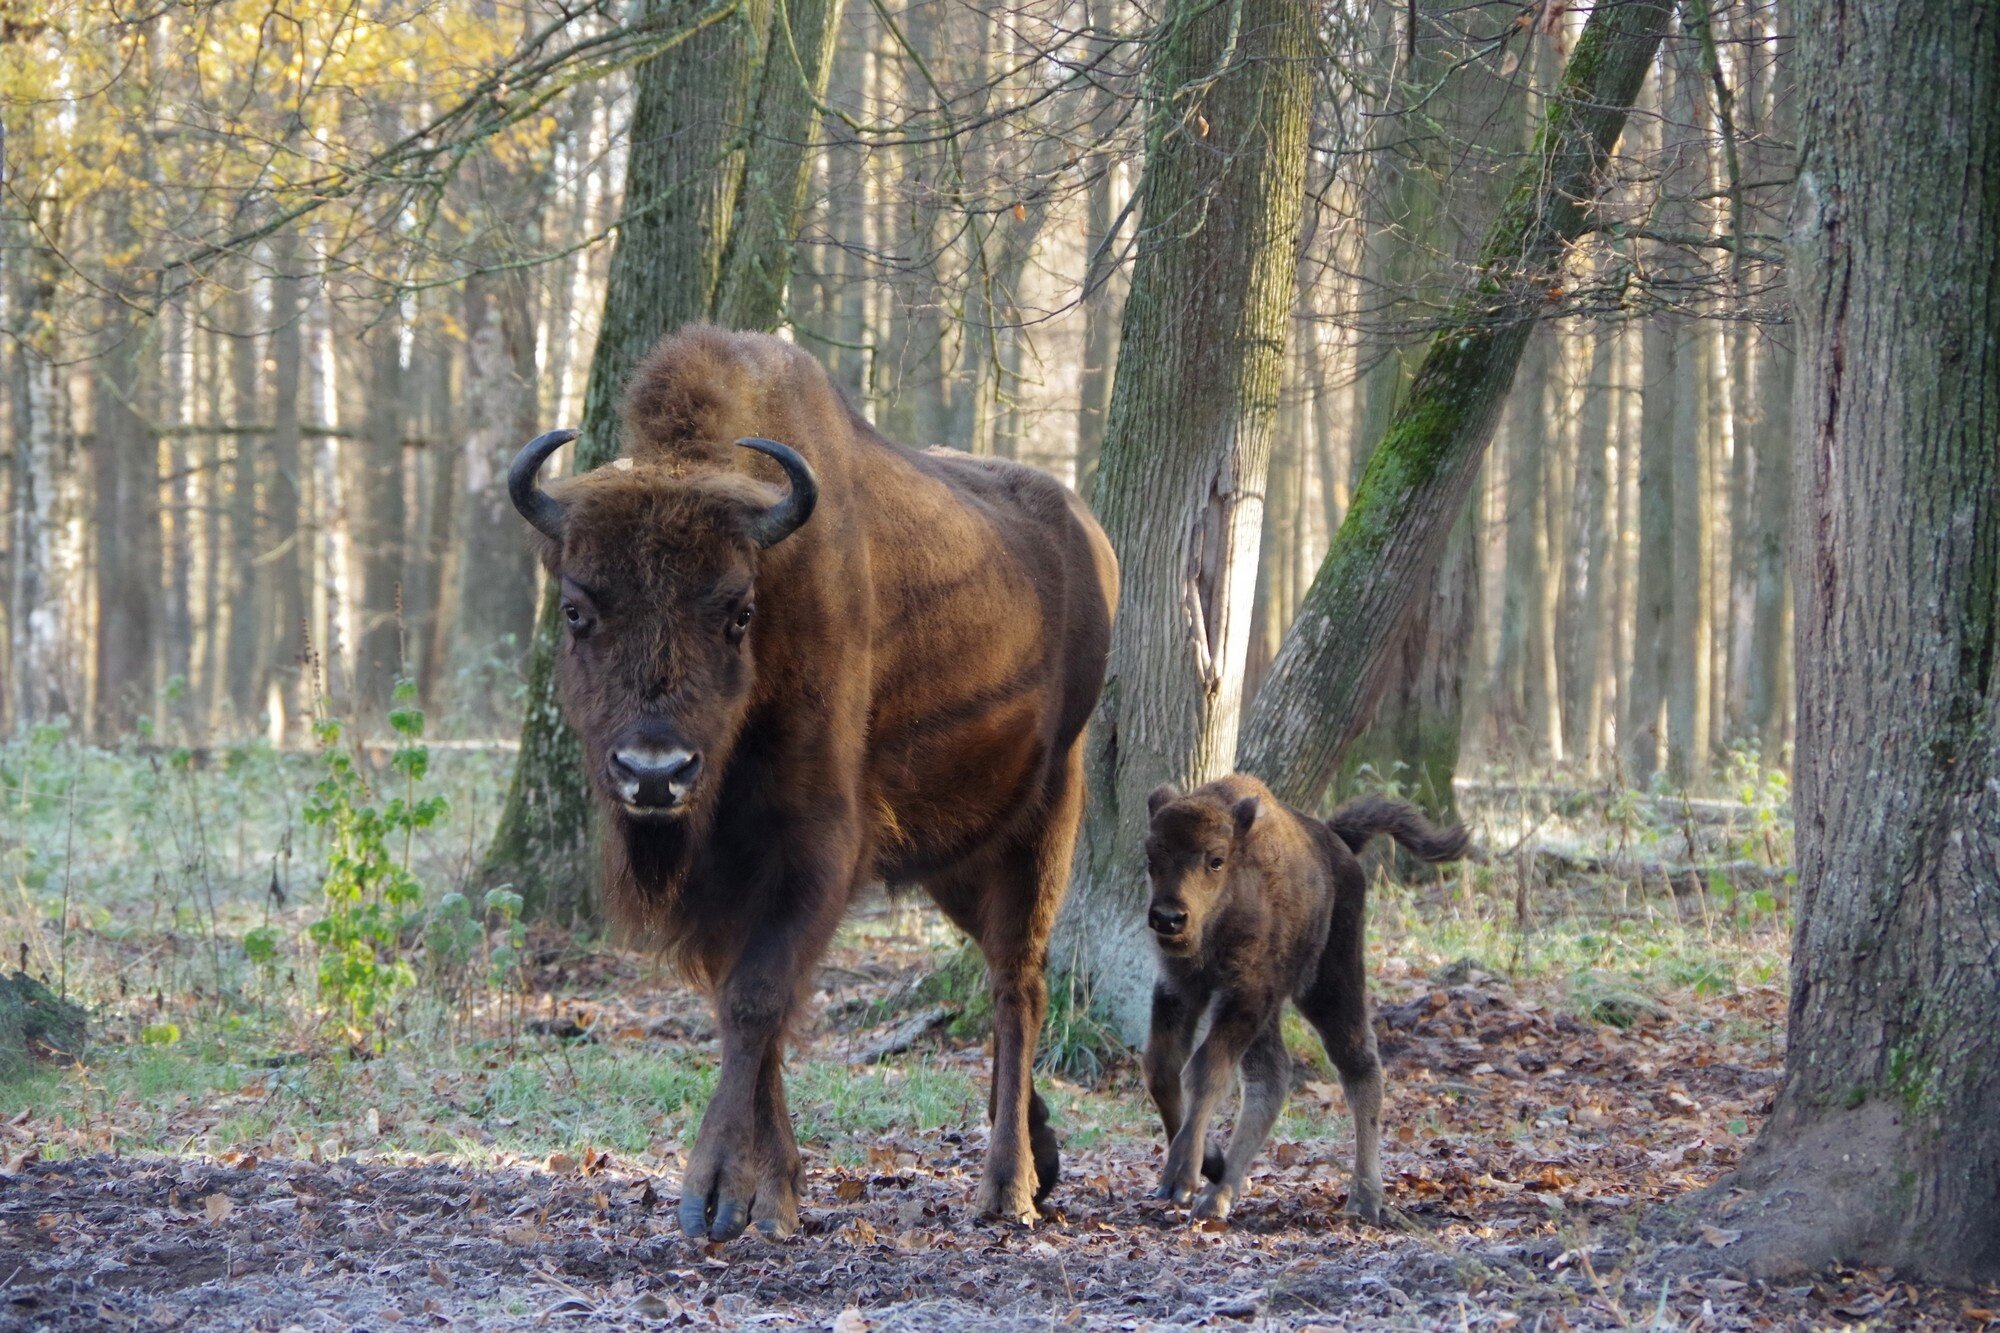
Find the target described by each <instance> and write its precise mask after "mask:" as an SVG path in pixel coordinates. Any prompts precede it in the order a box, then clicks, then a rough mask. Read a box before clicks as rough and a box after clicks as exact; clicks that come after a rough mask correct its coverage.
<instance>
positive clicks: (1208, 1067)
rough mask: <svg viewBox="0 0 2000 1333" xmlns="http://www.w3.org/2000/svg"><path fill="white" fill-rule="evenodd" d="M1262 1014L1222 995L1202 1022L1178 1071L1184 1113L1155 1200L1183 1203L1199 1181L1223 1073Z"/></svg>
mask: <svg viewBox="0 0 2000 1333" xmlns="http://www.w3.org/2000/svg"><path fill="white" fill-rule="evenodd" d="M1267 1017H1268V1016H1267V1015H1266V1014H1263V1013H1259V1012H1255V1011H1253V1010H1251V1009H1249V1008H1246V1007H1244V1006H1241V1005H1238V1004H1235V1003H1232V1002H1230V1001H1229V1000H1225V1001H1224V1002H1223V1003H1222V1005H1220V1006H1219V1007H1218V1008H1217V1010H1216V1014H1215V1018H1214V1019H1213V1020H1212V1021H1211V1022H1210V1023H1209V1025H1208V1035H1207V1036H1206V1037H1204V1038H1203V1039H1202V1043H1201V1045H1200V1046H1197V1047H1196V1048H1195V1052H1194V1057H1193V1058H1192V1059H1190V1060H1189V1061H1188V1062H1187V1068H1186V1070H1185V1071H1183V1073H1182V1078H1181V1085H1182V1086H1181V1093H1182V1096H1183V1097H1184V1098H1185V1099H1186V1102H1187V1113H1186V1117H1185V1118H1184V1119H1183V1120H1182V1121H1181V1124H1180V1128H1179V1129H1178V1130H1177V1131H1175V1133H1174V1137H1173V1141H1172V1142H1171V1143H1169V1144H1168V1145H1167V1163H1166V1166H1165V1167H1164V1168H1163V1169H1162V1170H1161V1172H1160V1186H1159V1188H1158V1189H1157V1190H1155V1191H1154V1192H1153V1197H1154V1198H1156V1199H1172V1200H1173V1201H1174V1202H1175V1203H1187V1202H1189V1201H1190V1200H1192V1199H1193V1198H1194V1195H1195V1188H1196V1186H1197V1185H1198V1184H1199V1183H1200V1172H1201V1166H1202V1157H1203V1156H1204V1151H1203V1150H1204V1148H1205V1146H1206V1144H1207V1141H1208V1124H1209V1121H1210V1120H1212V1119H1213V1118H1214V1116H1215V1108H1216V1106H1217V1105H1219V1104H1220V1103H1221V1101H1222V1097H1223V1094H1224V1093H1226V1092H1227V1091H1228V1090H1229V1076H1230V1074H1231V1073H1233V1072H1234V1071H1235V1069H1236V1066H1237V1065H1238V1064H1239V1063H1240V1062H1241V1061H1242V1059H1243V1053H1244V1052H1245V1051H1246V1050H1248V1049H1249V1047H1250V1044H1251V1042H1253V1041H1255V1040H1256V1037H1257V1034H1258V1032H1259V1031H1260V1030H1261V1029H1262V1028H1263V1026H1264V1023H1265V1021H1266V1019H1267Z"/></svg>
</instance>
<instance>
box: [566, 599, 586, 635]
mask: <svg viewBox="0 0 2000 1333" xmlns="http://www.w3.org/2000/svg"><path fill="white" fill-rule="evenodd" d="M562 613H563V619H564V620H567V621H568V622H569V627H570V628H571V629H575V628H576V627H577V626H578V625H581V624H582V623H583V612H581V611H579V610H577V608H576V603H575V602H564V603H563V604H562Z"/></svg>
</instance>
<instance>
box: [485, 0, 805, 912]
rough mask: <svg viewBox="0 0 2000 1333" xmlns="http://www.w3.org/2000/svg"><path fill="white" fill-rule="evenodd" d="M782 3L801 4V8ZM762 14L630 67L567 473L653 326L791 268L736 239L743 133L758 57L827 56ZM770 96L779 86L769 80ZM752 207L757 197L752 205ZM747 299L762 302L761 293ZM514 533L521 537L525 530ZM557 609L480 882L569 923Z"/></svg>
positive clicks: (597, 430) (584, 892) (571, 881)
mask: <svg viewBox="0 0 2000 1333" xmlns="http://www.w3.org/2000/svg"><path fill="white" fill-rule="evenodd" d="M656 3H659V4H667V3H676V4H681V3H683V0H656ZM790 8H791V9H792V12H793V13H794V14H795V15H796V14H797V13H798V12H799V9H800V6H796V5H795V6H791V7H790ZM773 12H774V7H773V5H772V4H770V3H768V0H764V2H762V3H751V4H746V5H745V6H743V7H741V8H740V9H738V10H736V11H734V12H732V13H731V14H729V15H728V16H727V17H725V18H724V19H722V20H721V21H718V22H715V23H712V24H710V25H708V26H707V27H705V28H702V29H700V30H699V31H697V32H695V33H694V34H693V35H692V36H690V37H688V38H687V39H685V40H683V41H682V42H681V43H680V44H679V45H677V46H675V47H673V48H671V49H669V50H668V51H666V52H664V53H663V54H661V55H658V56H655V57H654V58H653V59H651V60H650V61H648V62H647V63H646V64H645V65H643V66H642V67H641V68H640V70H639V73H638V76H637V85H638V89H637V96H636V99H635V101H634V105H633V111H632V131H631V145H632V146H631V150H630V156H629V157H628V159H627V163H626V175H625V204H624V215H623V219H622V221H621V222H620V224H619V231H618V244H617V249H616V250H615V251H614V252H613V255H612V259H611V271H610V273H609V275H608V278H607V281H606V285H605V295H604V316H603V321H602V324H601V326H600V329H599V332H598V339H597V349H596V352H595V354H594V355H593V357H592V359H591V365H590V379H589V383H588V387H587V388H586V389H585V391H584V404H583V421H582V423H581V430H582V432H583V433H582V435H581V437H580V438H579V439H578V440H577V442H576V444H575V445H574V446H573V448H574V455H575V461H574V467H575V468H576V469H577V470H578V471H586V470H588V469H590V468H594V467H599V466H601V465H603V464H605V463H608V462H609V461H611V459H612V458H614V457H615V456H616V455H617V452H618V434H617V424H618V404H619V399H620V396H621V395H622V393H623V392H624V388H625V382H626V380H627V379H628V378H629V377H630V376H631V373H632V370H633V368H634V367H635V366H637V365H638V363H639V361H640V359H641V358H642V357H643V356H644V355H645V354H646V352H647V351H648V350H649V349H650V348H651V347H652V345H653V344H654V343H655V342H657V341H658V340H659V339H660V337H661V336H662V335H664V334H666V333H668V332H671V331H672V330H673V329H675V328H678V327H679V326H680V325H682V324H684V323H687V322H688V321H690V320H697V319H707V318H712V317H714V315H715V314H716V301H717V299H718V294H719V293H720V292H721V291H722V290H724V289H725V286H726V285H727V287H728V289H729V290H733V291H738V292H741V293H743V294H744V295H743V297H742V298H741V299H742V300H744V301H747V302H750V304H749V305H745V306H744V307H743V308H744V309H745V310H746V311H750V310H751V309H752V306H755V305H756V300H753V296H754V294H755V293H756V292H759V291H764V292H768V290H769V283H770V282H771V281H772V280H774V279H775V280H778V281H780V282H781V281H782V274H783V273H784V272H785V271H786V265H785V263H784V262H783V261H782V260H780V259H779V258H777V257H775V256H771V255H758V254H756V253H753V251H752V250H751V249H750V248H749V246H748V245H747V244H746V245H737V246H733V247H732V243H731V237H732V236H733V235H734V231H735V228H736V226H737V225H738V224H739V219H740V216H741V211H742V209H743V207H744V206H745V197H744V190H745V188H746V186H745V156H746V150H745V148H744V146H743V128H744V125H745V123H746V117H747V116H748V115H749V113H750V109H751V106H752V99H753V97H755V96H756V95H757V90H758V87H759V79H760V70H761V69H762V62H763V60H764V58H765V56H766V55H773V56H774V57H775V58H777V59H780V60H782V61H783V62H785V63H786V65H787V68H786V69H785V70H780V71H777V72H776V73H775V74H774V78H776V77H779V76H785V77H791V78H798V77H799V76H800V70H801V69H804V70H808V71H810V70H815V69H823V68H824V65H825V58H824V55H823V54H822V53H821V51H820V50H818V49H817V48H810V45H809V44H808V46H802V47H799V48H798V52H799V58H798V61H797V62H796V63H793V62H794V57H793V47H792V45H791V43H790V42H788V43H787V44H786V46H785V48H784V49H783V50H782V51H777V52H775V53H773V52H771V50H770V39H771V36H772V33H773V27H772V23H773ZM834 17H837V14H836V13H835V11H833V10H832V9H828V10H826V11H825V18H824V20H823V21H821V22H820V23H819V24H818V26H817V27H816V28H813V29H811V31H814V32H816V33H817V34H818V40H819V41H820V42H822V43H830V42H831V41H832V40H833V27H834V25H833V23H832V22H831V19H832V18H834ZM806 32H807V29H806V28H805V27H804V26H802V25H800V24H798V23H795V24H794V26H793V29H792V32H791V42H800V41H804V39H805V34H806ZM821 77H822V79H823V77H824V75H823V74H822V76H821ZM814 86H815V88H817V87H818V86H821V85H818V84H816V85H814ZM772 96H774V97H779V96H781V94H780V92H779V91H778V90H777V88H776V86H775V85H774V86H773V91H772ZM784 105H785V106H786V107H787V108H788V110H787V112H786V114H791V115H797V116H799V117H801V120H800V121H799V122H795V123H794V124H793V125H792V126H791V127H790V128H789V130H788V129H787V127H785V126H782V125H773V124H767V125H764V126H761V127H760V128H761V129H762V130H763V132H764V135H765V136H766V137H767V138H769V139H770V140H771V143H770V144H768V145H766V149H765V152H767V153H769V154H773V155H777V156H782V151H781V150H786V151H789V150H787V145H790V146H792V148H793V149H795V148H796V145H798V144H802V143H804V142H806V141H807V140H808V139H809V138H810V137H811V133H812V118H813V115H814V113H815V111H816V105H815V102H814V101H813V100H812V99H803V98H799V99H791V98H788V97H787V100H785V101H784ZM750 156H751V157H752V158H754V159H755V160H758V161H762V162H764V163H765V167H764V168H763V169H762V172H763V174H762V175H761V176H760V179H765V180H768V181H771V182H780V181H782V182H789V183H790V188H791V190H792V198H793V200H794V207H793V217H794V220H793V222H792V224H791V225H788V226H785V227H782V228H778V227H768V226H761V225H759V226H758V227H756V228H755V229H754V230H755V234H756V235H758V236H761V237H763V238H764V242H763V243H767V244H770V245H773V246H782V247H783V248H785V249H787V250H789V249H790V247H791V246H792V244H793V241H794V231H795V229H796V212H797V200H798V197H799V194H800V184H799V181H800V179H801V178H800V177H799V175H798V172H799V170H800V167H799V166H798V164H797V163H796V162H794V163H793V165H791V166H790V167H786V166H784V165H783V164H782V163H778V162H776V160H775V157H765V156H760V155H759V154H758V153H756V152H752V153H751V154H750ZM759 188H763V187H759ZM762 206H763V205H762V202H761V201H760V202H759V204H758V207H760V208H761V207H762ZM732 274H735V275H737V276H736V277H733V278H732V277H730V275H732ZM753 279H754V280H753ZM757 299H761V298H757ZM756 309H757V310H766V309H769V305H768V302H767V301H766V302H764V304H763V305H761V306H756ZM752 313H755V311H752ZM773 317H775V312H774V313H773ZM520 539H521V541H522V542H523V543H524V544H525V543H526V542H527V540H528V538H527V534H526V533H525V532H524V533H522V534H521V537H520ZM556 608H557V600H556V598H555V596H554V594H553V590H551V592H550V594H549V595H547V596H545V597H544V598H543V599H542V609H541V614H540V618H539V620H538V621H537V624H536V629H535V639H534V646H533V651H532V653H531V655H530V659H529V671H528V702H527V715H526V717H525V719H524V721H523V723H522V731H521V752H520V756H519V758H518V759H517V760H516V762H515V768H514V778H513V783H512V785H511V787H510V788H509V790H508V794H507V803H506V806H505V808H504V809H503V810H502V812H501V817H500V825H499V827H498V828H497V829H496V830H495V832H494V835H493V841H492V843H491V845H490V846H489V847H488V849H487V854H486V863H485V869H484V877H485V878H486V880H487V881H488V882H491V883H501V882H505V883H510V884H512V885H513V886H514V887H515V888H516V889H517V890H518V891H519V892H520V893H521V894H522V895H523V896H524V897H525V898H526V899H527V911H528V912H529V913H530V914H531V915H538V916H544V917H551V918H560V919H565V920H571V921H574V920H579V919H583V918H585V917H588V916H589V915H591V914H592V912H593V911H594V910H595V909H594V894H593V892H592V886H593V883H594V881H595V879H596V865H595V856H594V854H593V853H592V851H591V843H592V833H591V820H592V814H591V806H590V800H589V795H588V792H587V791H586V788H585V783H584V772H583V751H582V748H581V747H580V746H579V745H578V744H577V741H576V737H575V734H574V733H573V732H571V731H570V729H569V726H568V724H567V723H565V722H564V721H563V718H562V711H561V707H560V705H559V703H558V701H557V699H556V682H555V654H556V652H557V651H558V646H559V644H560V642H561V635H560V633H559V620H558V616H557V609H556Z"/></svg>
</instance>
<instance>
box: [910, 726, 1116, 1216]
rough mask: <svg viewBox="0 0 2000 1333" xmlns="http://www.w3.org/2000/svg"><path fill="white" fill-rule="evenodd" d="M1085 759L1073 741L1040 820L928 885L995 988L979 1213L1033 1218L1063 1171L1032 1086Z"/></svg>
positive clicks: (1041, 1103) (1044, 1105) (1079, 812)
mask: <svg viewBox="0 0 2000 1333" xmlns="http://www.w3.org/2000/svg"><path fill="white" fill-rule="evenodd" d="M1081 763H1082V749H1081V747H1080V746H1078V747H1074V748H1073V749H1072V752H1071V754H1070V756H1069V760H1068V762H1066V763H1065V764H1064V765H1063V767H1062V770H1061V772H1060V774H1059V775H1058V777H1056V778H1055V779H1054V780H1053V781H1052V785H1051V788H1050V789H1049V792H1048V794H1047V798H1046V800H1045V801H1044V802H1043V804H1042V812H1043V813H1042V817H1041V819H1040V820H1039V821H1037V822H1035V823H1033V824H1032V825H1031V826H1030V827H1029V828H1028V829H1026V830H1024V831H1023V832H1022V833H1020V834H1018V835H1016V836H1015V837H1014V838H1012V839H1010V840H1008V841H1006V842H1003V843H1001V844H1000V845H998V846H996V847H994V848H992V849H990V850H989V851H987V852H985V853H983V854H981V855H980V856H977V857H975V858H973V859H972V860H970V861H968V862H966V863H965V864H963V865H960V866H957V867H954V868H953V869H952V870H951V871H949V872H947V873H946V874H944V875H940V876H937V877H935V878H933V879H932V880H931V881H930V882H929V884H928V885H927V887H928V888H929V889H930V893H931V896H932V897H933V898H935V899H936V900H937V903H938V906H939V907H941V908H943V909H944V912H945V915H946V916H948V917H950V918H951V919H952V921H953V922H954V923H955V924H957V926H958V927H959V928H960V929H961V930H963V931H965V933H966V934H968V935H970V936H972V938H973V940H974V941H975V942H976V943H977V944H978V945H979V950H980V952H981V953H983V954H984V955H985V956H986V971H987V977H988V981H989V983H990V985H991V988H992V993H993V1081H992V1091H991V1095H990V1099H989V1100H988V1103H987V1113H988V1118H989V1120H990V1121H991V1124H992V1133H991V1135H990V1136H989V1138H988V1140H987V1149H986V1172H985V1175H984V1177H983V1178H982V1179H981V1181H980V1184H979V1193H978V1207H979V1211H980V1212H981V1213H982V1214H984V1215H986V1216H989V1217H1001V1218H1007V1219H1010V1220H1015V1221H1026V1220H1031V1219H1032V1218H1033V1217H1034V1216H1035V1213H1036V1211H1037V1207H1036V1206H1037V1205H1038V1204H1040V1203H1041V1201H1042V1200H1044V1199H1046V1198H1047V1197H1048V1196H1049V1191H1050V1190H1052V1189H1054V1188H1055V1183H1056V1178H1057V1176H1058V1175H1059V1174H1060V1172H1061V1156H1060V1154H1059V1152H1058V1151H1057V1148H1056V1136H1055V1131H1054V1130H1053V1129H1052V1128H1051V1127H1050V1125H1049V1108H1048V1104H1047V1103H1046V1102H1044V1101H1043V1100H1042V1097H1041V1094H1040V1093H1038V1092H1036V1091H1035V1089H1034V1064H1035V1045H1036V1042H1037V1041H1038V1040H1039V1038H1040V1036H1041V1031H1042V1021H1043V1020H1044V1019H1045V1018H1047V1017H1048V1010H1049V990H1048V979H1047V975H1046V973H1047V967H1048V953H1049V932H1050V931H1051V930H1053V929H1054V927H1055V919H1056V912H1057V909H1059V908H1060V907H1061V906H1062V898H1063V892H1064V890H1065V889H1067V888H1068V886H1069V863H1070V853H1071V851H1072V850H1073V849H1074V847H1075V845H1076V826H1077V823H1078V821H1079V820H1080V819H1081V818H1082V815H1083V783H1082V777H1081V772H1080V769H1081Z"/></svg>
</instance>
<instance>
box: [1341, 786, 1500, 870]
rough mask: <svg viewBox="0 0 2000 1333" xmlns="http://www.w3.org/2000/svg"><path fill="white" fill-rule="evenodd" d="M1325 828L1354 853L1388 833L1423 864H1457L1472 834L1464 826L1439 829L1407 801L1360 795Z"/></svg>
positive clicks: (1345, 806) (1342, 807)
mask: <svg viewBox="0 0 2000 1333" xmlns="http://www.w3.org/2000/svg"><path fill="white" fill-rule="evenodd" d="M1326 826H1327V827H1328V828H1330V829H1332V830H1333V831H1334V833H1335V834H1336V835H1338V836H1339V838H1340V840H1341V841H1342V842H1344V843H1346V844H1347V846H1348V848H1349V849H1350V850H1352V851H1355V852H1359V851H1360V850H1361V849H1362V848H1363V847H1364V846H1366V845H1367V843H1368V840H1369V839H1370V838H1372V837H1374V836H1375V835H1376V834H1378V833H1386V834H1388V835H1389V836H1390V837H1392V838H1394V839H1395V840H1396V842H1397V843H1398V844H1399V845H1400V846H1401V847H1402V848H1403V850H1404V851H1406V852H1408V853H1410V855H1412V856H1414V857H1417V858H1418V859H1419V860H1424V861H1456V860H1458V858H1460V857H1461V856H1464V855H1465V848H1466V844H1467V843H1469V842H1471V840H1472V835H1471V834H1470V833H1468V832H1467V831H1466V828H1465V825H1463V824H1453V825H1452V826H1451V827H1450V828H1442V829H1441V828H1439V827H1438V826H1437V825H1435V824H1433V823H1431V822H1430V821H1429V820H1428V819H1425V818H1424V817H1423V815H1421V814H1420V813H1418V811H1417V808H1416V807H1415V806H1413V805H1411V804H1410V803H1409V802H1408V801H1395V800H1391V799H1389V798H1388V797H1386V796H1361V797H1357V798H1355V799H1354V800H1352V801H1349V802H1348V803H1347V804H1345V805H1343V806H1341V807H1340V808H1339V809H1338V810H1335V811H1334V812H1333V813H1332V814H1331V815H1329V816H1328V817H1327V821H1326Z"/></svg>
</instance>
